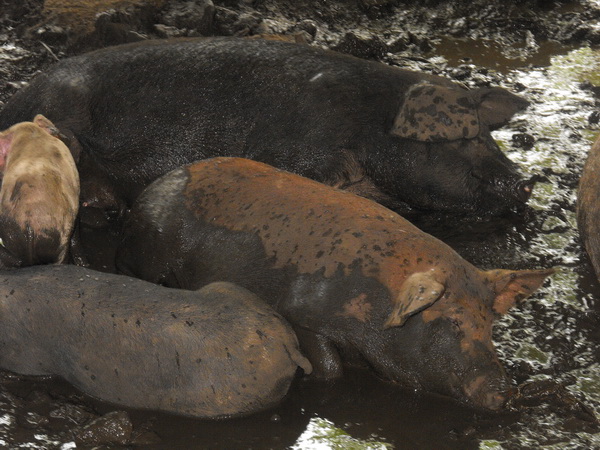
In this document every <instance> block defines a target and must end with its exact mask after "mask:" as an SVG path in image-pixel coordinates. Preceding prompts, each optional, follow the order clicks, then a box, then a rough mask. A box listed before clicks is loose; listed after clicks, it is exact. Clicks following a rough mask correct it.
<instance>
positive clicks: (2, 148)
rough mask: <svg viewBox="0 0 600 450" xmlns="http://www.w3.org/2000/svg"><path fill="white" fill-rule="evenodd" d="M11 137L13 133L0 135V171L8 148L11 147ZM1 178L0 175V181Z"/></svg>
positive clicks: (4, 162) (2, 168)
mask: <svg viewBox="0 0 600 450" xmlns="http://www.w3.org/2000/svg"><path fill="white" fill-rule="evenodd" d="M13 136H14V133H13V132H12V131H11V132H10V133H9V132H7V131H5V132H3V133H0V170H4V165H5V164H6V157H7V156H8V152H9V150H10V146H11V145H12V140H13ZM1 178H2V175H0V180H1Z"/></svg>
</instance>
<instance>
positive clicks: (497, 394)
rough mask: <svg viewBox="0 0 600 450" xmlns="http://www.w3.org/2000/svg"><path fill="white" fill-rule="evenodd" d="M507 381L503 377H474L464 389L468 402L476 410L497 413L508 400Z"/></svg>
mask: <svg viewBox="0 0 600 450" xmlns="http://www.w3.org/2000/svg"><path fill="white" fill-rule="evenodd" d="M508 392H509V387H508V381H507V379H506V378H504V377H503V376H496V377H489V376H485V375H479V376H475V377H474V378H473V379H472V380H471V382H470V383H467V385H466V386H465V388H464V394H465V397H466V398H467V400H468V402H469V403H471V404H472V405H473V406H474V407H476V408H481V409H487V410H492V411H497V410H500V409H502V407H503V406H504V404H505V403H506V400H507V398H508Z"/></svg>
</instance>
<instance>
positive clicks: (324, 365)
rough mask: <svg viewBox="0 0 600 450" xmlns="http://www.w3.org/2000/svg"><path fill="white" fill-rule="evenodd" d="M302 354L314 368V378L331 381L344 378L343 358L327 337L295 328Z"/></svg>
mask: <svg viewBox="0 0 600 450" xmlns="http://www.w3.org/2000/svg"><path fill="white" fill-rule="evenodd" d="M294 331H296V336H297V337H298V341H299V342H300V348H301V349H302V353H303V354H304V355H305V356H306V357H307V358H308V360H309V361H310V363H311V364H312V366H313V371H312V374H311V375H312V376H314V377H315V378H322V379H326V380H331V379H334V378H340V377H341V376H342V372H343V368H342V358H341V357H340V354H339V352H338V351H337V349H336V348H335V346H334V345H333V343H332V342H331V341H330V340H329V339H328V338H327V337H325V336H323V335H321V334H318V333H315V332H313V331H310V330H307V329H306V328H300V327H294Z"/></svg>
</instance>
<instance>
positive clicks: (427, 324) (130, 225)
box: [117, 158, 549, 409]
mask: <svg viewBox="0 0 600 450" xmlns="http://www.w3.org/2000/svg"><path fill="white" fill-rule="evenodd" d="M117 267H118V268H119V269H120V270H121V271H123V272H125V273H128V274H135V275H136V276H139V277H141V278H143V279H147V280H150V281H153V282H158V283H162V284H165V285H168V286H177V287H182V288H192V289H193V288H196V287H199V286H202V285H204V284H206V283H210V282H212V281H214V280H227V281H232V282H235V283H237V284H239V285H241V286H244V287H246V288H247V289H249V290H251V291H253V292H255V293H257V294H258V295H259V296H262V298H265V299H270V301H271V304H272V305H273V307H275V309H277V311H279V312H280V313H281V314H282V315H283V316H284V317H286V318H287V319H288V320H289V321H290V323H291V324H292V325H293V326H294V329H295V330H296V333H297V335H298V338H299V340H300V344H301V348H302V349H303V351H304V352H305V354H306V355H307V357H308V358H309V360H310V361H311V363H312V364H313V367H315V374H318V375H320V376H323V377H327V378H332V377H337V376H339V375H340V374H341V373H342V366H343V364H345V363H347V364H361V365H363V364H365V363H366V364H367V365H369V366H370V367H372V368H373V369H374V370H376V371H377V372H378V373H379V374H381V375H382V376H384V377H385V378H387V379H390V380H393V381H397V382H400V383H403V384H406V385H408V386H413V387H415V388H420V389H425V390H428V391H434V392H439V393H442V394H445V395H449V396H452V397H454V398H456V399H458V400H460V401H463V402H466V403H469V404H471V405H474V406H477V407H483V408H490V409H496V408H499V407H500V406H501V405H502V402H503V400H504V398H505V391H506V389H507V387H508V386H507V380H506V377H505V374H504V371H503V368H502V367H501V365H500V363H499V361H498V358H497V356H496V353H495V349H494V346H493V343H492V334H491V333H492V322H493V319H494V317H495V315H497V314H501V313H504V312H505V311H506V310H508V308H509V307H510V306H512V305H513V304H514V303H515V302H516V300H517V299H519V298H521V297H525V296H527V295H529V294H530V293H531V292H532V291H533V290H535V289H536V288H537V287H538V286H539V285H540V283H541V282H542V281H543V279H544V278H545V277H546V276H547V275H548V274H549V272H548V271H520V272H514V271H489V272H483V271H480V270H478V269H476V268H475V267H473V266H472V265H471V264H469V263H468V262H466V261H464V260H463V259H462V258H461V257H460V256H459V255H458V254H456V253H455V252H454V251H453V250H452V249H450V248H449V247H448V246H446V245H445V244H443V243H442V242H441V241H438V240H437V239H435V238H433V237H432V236H430V235H428V234H425V233H423V232H421V231H420V230H418V229H417V228H416V227H414V226H412V225H411V224H410V223H408V222H407V221H406V220H404V219H403V218H402V217H400V216H399V215H397V214H395V213H393V212H392V211H390V210H388V209H387V208H385V207H383V206H381V205H379V204H377V203H375V202H373V201H370V200H367V199H365V198H362V197H359V196H356V195H354V194H351V193H349V192H346V191H342V190H339V189H335V188H332V187H329V186H325V185H323V184H321V183H317V182H314V181H312V180H309V179H307V178H303V177H300V176H298V175H295V174H291V173H288V172H285V171H281V170H277V169H274V168H272V167H270V166H267V165H265V164H261V163H258V162H255V161H250V160H246V159H241V158H214V159H210V160H206V161H201V162H197V163H195V164H192V165H189V166H184V167H182V168H180V169H176V170H175V171H173V172H171V173H170V174H168V175H165V176H164V177H162V178H160V179H159V180H157V181H156V182H154V183H153V184H152V185H150V186H149V187H148V188H147V189H146V190H145V191H144V193H143V194H142V195H141V196H140V197H139V199H138V201H137V202H136V203H135V205H134V206H133V208H132V210H131V213H130V215H129V216H128V218H127V220H126V222H125V226H124V231H123V240H122V242H121V244H120V247H119V249H118V253H117Z"/></svg>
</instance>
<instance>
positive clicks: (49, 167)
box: [0, 115, 79, 267]
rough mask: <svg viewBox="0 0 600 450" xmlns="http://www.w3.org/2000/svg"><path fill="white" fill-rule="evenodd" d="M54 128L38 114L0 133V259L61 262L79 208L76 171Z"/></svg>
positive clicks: (26, 262) (8, 262)
mask: <svg viewBox="0 0 600 450" xmlns="http://www.w3.org/2000/svg"><path fill="white" fill-rule="evenodd" d="M57 133H58V131H57V130H56V129H55V128H54V126H53V124H52V123H51V122H50V121H49V120H48V119H46V118H45V117H43V116H41V115H37V116H36V117H35V118H34V120H33V122H22V123H19V124H16V125H14V126H12V127H10V128H9V129H8V130H5V131H3V132H1V133H0V151H1V152H0V167H1V168H2V169H3V175H2V187H1V188H0V238H1V239H2V242H3V247H1V248H0V263H1V265H2V266H4V267H14V266H29V265H34V264H49V263H62V262H64V261H65V258H66V256H67V252H68V250H69V241H70V238H71V235H72V233H73V228H74V226H75V219H76V217H77V211H78V209H79V174H78V172H77V167H76V165H75V160H74V159H73V156H72V154H71V151H70V150H69V149H68V148H67V146H66V145H65V144H64V143H63V142H62V141H61V140H60V139H58V138H57V137H56V135H57Z"/></svg>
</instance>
